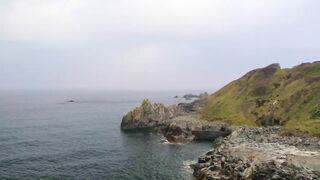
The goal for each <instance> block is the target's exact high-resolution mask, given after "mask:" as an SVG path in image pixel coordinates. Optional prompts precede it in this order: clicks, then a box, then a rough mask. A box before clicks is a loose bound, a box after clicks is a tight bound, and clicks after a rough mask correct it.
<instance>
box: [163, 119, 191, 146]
mask: <svg viewBox="0 0 320 180" xmlns="http://www.w3.org/2000/svg"><path fill="white" fill-rule="evenodd" d="M163 135H164V137H165V138H166V139H167V140H168V141H169V142H172V143H190V142H192V141H193V139H194V136H192V134H191V133H190V131H186V130H182V129H181V127H179V126H177V124H176V123H174V122H173V123H171V124H169V125H167V127H166V128H165V129H164V131H163Z"/></svg>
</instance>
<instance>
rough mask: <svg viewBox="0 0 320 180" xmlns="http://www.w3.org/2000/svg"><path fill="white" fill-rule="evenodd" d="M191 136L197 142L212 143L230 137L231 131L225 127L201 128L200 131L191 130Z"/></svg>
mask: <svg viewBox="0 0 320 180" xmlns="http://www.w3.org/2000/svg"><path fill="white" fill-rule="evenodd" d="M192 134H193V135H194V136H195V138H196V139H197V140H207V141H212V140H215V139H217V138H219V137H226V136H228V135H230V134H231V129H230V128H228V127H226V126H225V125H215V126H203V127H202V129H201V130H193V131H192Z"/></svg>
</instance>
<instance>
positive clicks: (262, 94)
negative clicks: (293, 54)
mask: <svg viewBox="0 0 320 180" xmlns="http://www.w3.org/2000/svg"><path fill="white" fill-rule="evenodd" d="M209 98H210V99H209V105H208V107H206V108H205V109H204V110H203V111H202V112H201V113H202V116H203V118H205V119H207V120H209V121H227V122H231V123H233V124H237V125H241V124H249V125H259V124H263V122H264V121H265V120H266V119H268V118H269V119H270V118H271V119H272V121H273V122H275V123H279V124H281V125H284V126H285V127H286V128H288V129H299V130H301V131H306V132H309V133H311V134H313V135H317V136H320V62H314V63H304V64H301V65H298V66H295V67H293V68H290V69H281V68H280V66H279V65H278V64H272V65H270V66H267V67H265V68H261V69H256V70H253V71H250V72H249V73H247V74H246V75H244V76H243V77H242V78H240V79H238V80H236V81H233V82H231V83H230V84H228V85H227V86H225V87H223V88H222V89H221V90H219V91H217V92H216V93H214V94H213V95H211V96H210V97H209Z"/></svg>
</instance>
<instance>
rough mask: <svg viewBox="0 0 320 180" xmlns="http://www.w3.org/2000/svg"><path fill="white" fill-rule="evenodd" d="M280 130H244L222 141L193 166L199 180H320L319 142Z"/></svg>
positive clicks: (236, 131)
mask: <svg viewBox="0 0 320 180" xmlns="http://www.w3.org/2000/svg"><path fill="white" fill-rule="evenodd" d="M280 131H281V130H280V128H278V127H273V128H247V127H241V128H239V129H237V130H235V131H234V132H233V133H232V134H231V135H230V136H228V137H226V138H219V139H217V140H216V141H215V143H214V149H212V150H211V151H209V152H208V153H206V154H205V155H204V156H202V157H200V158H199V159H198V163H196V164H193V165H191V167H192V168H193V169H194V176H195V177H196V178H197V179H256V180H258V179H259V180H260V179H262V180H268V179H270V180H271V179H319V178H320V141H319V139H318V138H300V137H286V136H281V135H280Z"/></svg>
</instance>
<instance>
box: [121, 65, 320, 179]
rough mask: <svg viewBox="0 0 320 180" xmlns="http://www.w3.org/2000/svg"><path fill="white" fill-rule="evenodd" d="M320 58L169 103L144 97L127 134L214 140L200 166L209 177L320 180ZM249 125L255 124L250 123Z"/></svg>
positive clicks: (128, 118)
mask: <svg viewBox="0 0 320 180" xmlns="http://www.w3.org/2000/svg"><path fill="white" fill-rule="evenodd" d="M319 80H320V62H313V63H304V64H301V65H298V66H295V67H294V68H291V69H281V68H280V66H279V65H278V64H272V65H270V66H267V67H265V68H260V69H256V70H253V71H251V72H249V73H247V74H246V75H244V76H243V77H242V78H240V79H238V80H236V81H233V82H231V83H230V84H228V85H227V86H225V87H223V88H222V89H221V90H219V91H217V92H216V93H214V94H212V95H210V96H209V95H208V94H207V93H203V94H201V95H199V96H197V95H191V94H189V95H188V96H186V97H185V98H186V99H190V97H191V96H192V98H197V99H196V100H194V101H193V102H190V103H180V104H177V105H170V106H165V105H163V104H157V103H152V102H151V101H149V100H147V99H146V100H144V101H143V102H142V104H141V106H140V107H137V108H135V109H134V110H132V111H131V112H129V113H128V114H126V115H125V116H124V117H123V119H122V122H121V129H122V130H124V131H127V130H132V129H145V128H147V129H151V130H152V132H153V133H155V134H159V135H163V136H164V137H165V138H166V139H167V140H168V141H169V142H172V143H191V142H192V141H195V140H208V141H212V142H213V148H212V150H210V151H209V152H207V153H206V154H205V155H203V156H201V157H199V159H198V162H197V163H195V164H192V165H191V167H192V169H193V170H194V173H193V174H194V177H196V179H199V180H200V179H201V180H209V179H212V180H213V179H230V180H231V179H232V180H233V179H255V180H260V179H262V180H269V179H279V180H280V179H303V180H304V179H320V139H319V136H320V127H319V125H320V123H319V122H320V113H319V112H320V93H319V92H320V83H319ZM247 125H248V126H247Z"/></svg>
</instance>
